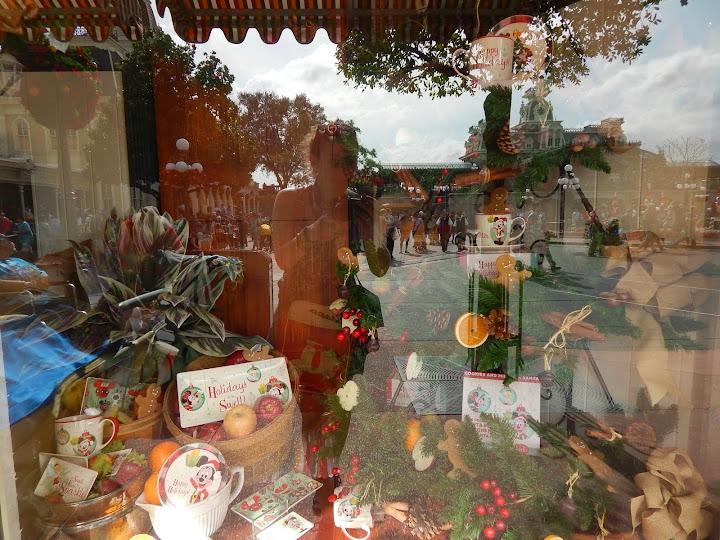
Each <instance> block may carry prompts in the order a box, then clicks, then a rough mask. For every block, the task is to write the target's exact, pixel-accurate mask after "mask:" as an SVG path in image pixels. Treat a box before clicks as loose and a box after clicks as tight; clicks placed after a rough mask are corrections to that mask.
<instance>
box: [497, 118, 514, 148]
mask: <svg viewBox="0 0 720 540" xmlns="http://www.w3.org/2000/svg"><path fill="white" fill-rule="evenodd" d="M497 147H498V150H500V151H501V152H502V153H503V154H509V155H511V156H512V155H515V154H517V153H518V150H517V148H515V145H514V144H513V140H512V137H511V136H510V121H509V120H508V121H507V122H505V125H504V126H503V128H502V130H501V131H500V134H499V135H498V138H497Z"/></svg>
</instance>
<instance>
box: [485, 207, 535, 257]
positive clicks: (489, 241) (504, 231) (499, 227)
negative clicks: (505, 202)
mask: <svg viewBox="0 0 720 540" xmlns="http://www.w3.org/2000/svg"><path fill="white" fill-rule="evenodd" d="M516 224H519V225H520V232H518V233H517V234H515V235H513V234H511V233H512V230H513V227H514V226H515V225H516ZM475 227H476V228H477V230H478V232H477V244H478V245H479V246H480V249H481V250H482V249H483V248H500V249H502V248H506V247H507V246H508V245H509V244H510V242H512V241H513V240H517V239H518V238H520V237H521V236H522V235H523V233H524V232H525V218H523V217H522V216H517V217H516V218H513V217H512V215H511V214H505V213H499V214H498V213H492V214H475Z"/></svg>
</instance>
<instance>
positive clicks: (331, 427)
mask: <svg viewBox="0 0 720 540" xmlns="http://www.w3.org/2000/svg"><path fill="white" fill-rule="evenodd" d="M339 427H340V422H338V421H337V420H333V421H332V422H328V423H327V424H325V425H324V426H323V427H321V428H320V431H322V432H323V434H325V435H327V434H328V433H330V432H331V431H337V430H338V428H339Z"/></svg>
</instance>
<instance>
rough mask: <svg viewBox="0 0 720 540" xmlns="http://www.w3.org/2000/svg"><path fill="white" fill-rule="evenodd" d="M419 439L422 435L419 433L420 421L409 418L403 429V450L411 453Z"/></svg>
mask: <svg viewBox="0 0 720 540" xmlns="http://www.w3.org/2000/svg"><path fill="white" fill-rule="evenodd" d="M420 437H422V433H420V420H418V419H417V418H411V419H410V420H408V421H407V426H406V428H405V448H407V449H408V450H409V451H410V452H412V451H413V448H415V444H417V442H418V441H419V440H420Z"/></svg>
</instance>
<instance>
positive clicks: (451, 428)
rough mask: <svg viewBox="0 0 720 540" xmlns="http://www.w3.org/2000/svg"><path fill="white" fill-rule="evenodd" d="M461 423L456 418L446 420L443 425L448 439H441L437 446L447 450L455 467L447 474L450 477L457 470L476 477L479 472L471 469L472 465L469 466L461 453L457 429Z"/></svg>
mask: <svg viewBox="0 0 720 540" xmlns="http://www.w3.org/2000/svg"><path fill="white" fill-rule="evenodd" d="M460 425H461V424H460V421H459V420H455V419H451V420H448V421H447V422H445V425H444V426H443V427H444V429H445V433H446V434H447V439H445V440H443V441H440V442H439V443H438V445H437V447H438V449H439V450H444V451H445V452H447V454H448V459H449V460H450V463H452V466H453V468H452V470H451V471H450V472H449V473H448V474H447V475H448V476H449V477H450V478H453V477H454V476H455V471H463V472H464V473H466V474H467V475H468V476H469V477H470V478H475V477H476V476H477V474H475V473H474V472H472V471H471V470H470V467H468V466H467V463H465V461H463V458H462V456H461V455H460V445H459V443H458V440H457V430H458V429H459V428H460Z"/></svg>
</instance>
